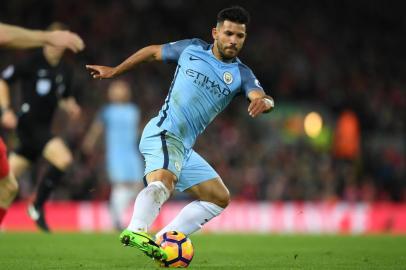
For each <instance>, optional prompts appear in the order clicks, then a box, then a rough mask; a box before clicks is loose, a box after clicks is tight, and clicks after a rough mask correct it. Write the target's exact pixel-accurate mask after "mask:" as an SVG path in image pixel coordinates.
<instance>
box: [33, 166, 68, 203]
mask: <svg viewBox="0 0 406 270" xmlns="http://www.w3.org/2000/svg"><path fill="white" fill-rule="evenodd" d="M63 173H64V172H63V171H61V170H59V169H58V168H56V167H55V166H52V165H51V166H50V168H49V169H48V172H47V173H46V174H45V177H44V178H43V179H42V181H41V182H40V183H39V186H38V190H37V196H36V198H35V201H34V206H35V207H36V208H37V209H42V208H43V207H44V204H45V202H46V201H47V200H48V198H49V196H50V195H51V192H52V191H53V190H54V189H55V187H56V185H57V184H58V182H59V180H60V179H61V177H62V175H63Z"/></svg>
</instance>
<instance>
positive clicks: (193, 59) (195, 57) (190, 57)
mask: <svg viewBox="0 0 406 270" xmlns="http://www.w3.org/2000/svg"><path fill="white" fill-rule="evenodd" d="M189 60H190V61H196V60H202V59H201V58H199V57H197V56H194V55H191V56H189Z"/></svg>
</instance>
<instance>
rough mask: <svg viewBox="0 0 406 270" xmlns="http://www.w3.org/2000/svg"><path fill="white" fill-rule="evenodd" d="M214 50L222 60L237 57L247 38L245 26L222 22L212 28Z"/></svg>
mask: <svg viewBox="0 0 406 270" xmlns="http://www.w3.org/2000/svg"><path fill="white" fill-rule="evenodd" d="M212 35H213V38H214V46H215V50H216V51H217V52H218V54H219V55H220V57H221V58H223V59H226V60H227V59H232V58H234V57H236V56H237V55H238V53H239V52H240V50H241V49H242V47H243V45H244V41H245V38H246V36H247V33H246V26H245V24H240V23H235V22H230V21H227V20H226V21H224V22H223V23H221V24H218V25H217V27H216V28H213V31H212Z"/></svg>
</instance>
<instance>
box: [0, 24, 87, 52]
mask: <svg viewBox="0 0 406 270" xmlns="http://www.w3.org/2000/svg"><path fill="white" fill-rule="evenodd" d="M44 45H51V46H55V47H62V48H67V49H69V50H71V51H73V52H75V53H77V52H79V51H81V50H83V49H84V46H85V45H84V42H83V40H82V39H81V38H80V37H79V36H78V35H77V34H75V33H72V32H70V31H60V30H58V31H40V30H30V29H26V28H22V27H18V26H14V25H8V24H1V23H0V47H1V46H3V47H8V48H14V49H29V48H35V47H42V46H44Z"/></svg>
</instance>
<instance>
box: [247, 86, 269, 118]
mask: <svg viewBox="0 0 406 270" xmlns="http://www.w3.org/2000/svg"><path fill="white" fill-rule="evenodd" d="M248 98H249V100H250V101H251V103H250V105H249V106H248V113H249V115H250V116H251V117H257V116H258V115H259V114H261V113H268V112H270V111H272V109H273V108H274V101H273V98H272V97H270V96H267V95H266V94H265V92H264V91H263V90H261V89H258V90H254V91H251V92H249V94H248Z"/></svg>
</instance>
